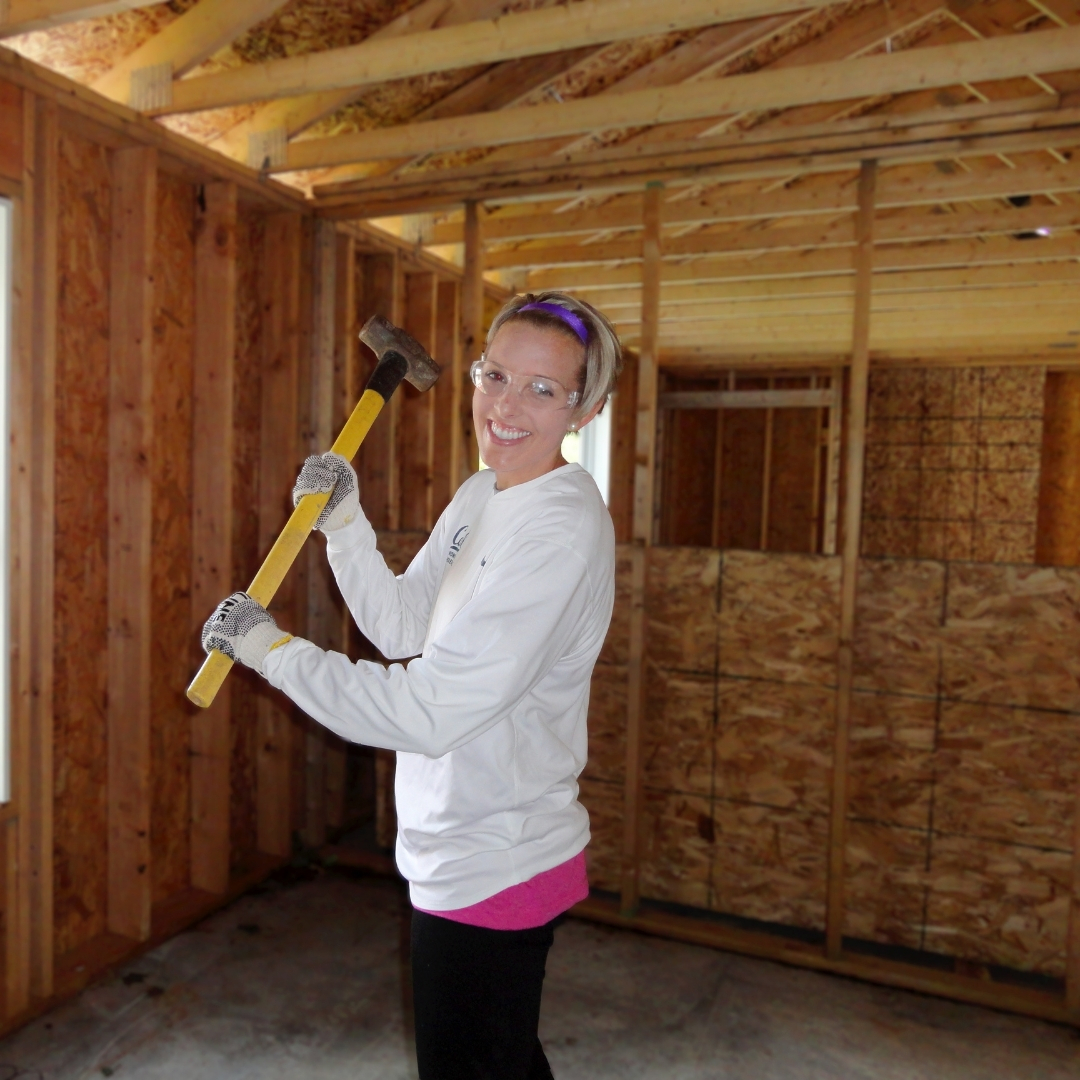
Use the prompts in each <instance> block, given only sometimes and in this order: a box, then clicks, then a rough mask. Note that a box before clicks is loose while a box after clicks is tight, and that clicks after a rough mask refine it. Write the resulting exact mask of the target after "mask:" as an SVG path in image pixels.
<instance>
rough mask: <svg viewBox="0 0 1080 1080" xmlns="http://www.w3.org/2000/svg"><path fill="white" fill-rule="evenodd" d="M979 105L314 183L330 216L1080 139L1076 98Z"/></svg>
mask: <svg viewBox="0 0 1080 1080" xmlns="http://www.w3.org/2000/svg"><path fill="white" fill-rule="evenodd" d="M1053 100H1054V99H1051V102H1052V101H1053ZM977 108H980V109H982V111H983V112H984V113H986V112H987V111H992V112H993V113H994V115H992V116H984V117H983V118H981V119H971V118H970V115H967V114H968V113H969V110H968V108H967V107H963V108H962V109H961V110H958V111H961V112H963V113H964V114H965V115H964V117H963V118H960V119H956V120H952V119H949V118H948V117H947V116H939V118H938V119H936V120H933V121H927V122H925V123H924V122H921V121H920V120H919V119H917V118H912V120H909V125H910V126H907V127H896V126H895V125H892V126H887V125H883V124H882V123H881V122H880V120H878V121H877V123H872V122H866V121H864V122H862V123H861V124H859V125H858V128H859V129H858V130H853V131H850V132H846V131H843V130H842V129H843V126H844V125H843V124H842V123H841V124H834V125H814V127H813V128H812V129H811V130H809V131H807V130H805V129H799V128H795V129H793V130H790V129H783V128H781V129H772V130H770V131H769V135H768V139H765V138H758V139H749V138H744V137H741V136H740V137H735V138H731V137H721V138H716V139H700V140H692V141H690V142H683V143H675V144H661V145H659V146H657V147H656V148H655V149H654V150H653V151H651V152H649V153H645V152H643V151H639V150H627V149H625V148H622V147H617V148H615V149H613V150H607V151H595V152H593V153H589V154H574V155H569V156H568V157H566V158H559V157H555V158H542V159H532V160H528V161H519V162H512V163H506V164H505V165H500V164H495V165H489V164H486V163H485V162H481V163H479V164H477V165H471V166H465V167H460V168H454V169H439V170H434V171H431V172H427V173H424V172H416V173H408V174H404V175H402V176H391V177H376V178H374V179H372V180H366V181H351V182H348V183H343V184H340V185H336V184H335V185H328V186H326V187H320V186H316V188H315V191H314V194H315V196H316V199H317V201H318V204H319V206H320V208H321V209H322V211H323V212H324V213H325V214H327V215H328V216H336V217H357V216H360V217H379V216H385V215H386V214H393V213H410V212H416V211H419V210H433V209H439V208H444V207H453V206H455V205H457V204H459V203H460V202H461V201H462V200H463V199H466V198H475V199H481V200H488V201H498V202H513V201H523V200H535V199H536V198H539V197H545V196H557V195H564V194H565V193H567V192H574V193H583V192H586V191H589V192H597V193H617V192H625V191H639V190H641V188H643V187H644V185H645V184H646V183H647V182H649V181H652V180H666V181H669V182H670V183H671V185H672V187H673V188H677V187H678V186H680V185H682V186H684V187H687V186H689V185H690V184H692V183H697V184H700V183H716V184H719V183H725V182H736V181H750V180H781V181H784V182H787V181H790V180H791V179H793V178H795V177H797V176H799V175H802V174H805V173H810V172H850V171H851V170H852V169H853V168H854V167H857V165H858V162H859V161H860V160H862V159H863V157H865V156H866V155H871V156H873V157H875V158H877V159H878V160H879V161H881V162H883V163H884V164H885V165H890V166H891V165H897V164H912V163H918V162H938V161H942V160H946V161H947V160H948V159H951V158H964V157H973V156H975V157H977V156H987V155H993V154H1001V153H1013V154H1015V153H1023V152H1026V151H1038V150H1045V149H1046V148H1048V147H1057V148H1059V149H1062V150H1064V149H1067V148H1070V147H1073V146H1076V145H1077V144H1080V109H1078V108H1075V107H1071V106H1068V105H1067V106H1065V107H1057V108H1055V107H1047V108H1040V109H1038V110H1034V111H1030V112H1014V111H1013V110H1012V109H1011V108H1010V107H1009V103H994V104H988V105H984V106H978V107H977ZM941 111H945V110H940V111H939V112H941ZM852 126H855V125H854V124H853V125H852ZM829 129H831V132H830V130H829ZM294 145H300V144H299V143H298V144H294ZM1058 160H1059V161H1060V160H1061V157H1060V156H1059V157H1058Z"/></svg>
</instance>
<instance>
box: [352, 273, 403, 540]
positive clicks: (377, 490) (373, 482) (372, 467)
mask: <svg viewBox="0 0 1080 1080" xmlns="http://www.w3.org/2000/svg"><path fill="white" fill-rule="evenodd" d="M361 262H362V264H363V273H362V277H363V284H362V288H361V290H360V291H361V294H362V299H361V314H360V321H361V322H363V321H365V320H366V319H367V318H369V317H370V316H371V315H382V316H383V317H384V318H387V319H389V320H390V321H391V322H393V323H395V325H400V323H399V322H398V318H399V316H400V312H401V308H402V298H401V287H402V284H403V274H402V271H401V257H400V255H399V254H398V253H397V252H394V253H392V254H385V255H384V254H377V255H365V256H363V257H362V259H361ZM363 355H364V364H365V367H366V368H368V369H374V366H375V357H374V355H373V354H372V353H371V351H370V350H369V349H368V348H367V347H366V346H365V348H364V350H363ZM357 389H358V391H360V392H362V390H361V388H359V387H358V388H357ZM395 400H397V395H395V396H394V397H393V398H391V399H390V404H389V405H388V406H387V407H386V408H385V409H383V411H382V412H381V413H380V414H379V416H378V417H377V419H376V420H375V423H374V425H373V426H372V429H371V432H370V434H369V435H368V437H367V438H366V439H365V440H364V445H363V448H362V449H361V451H360V457H359V467H358V471H359V473H360V490H361V492H363V499H364V512H365V513H366V514H367V516H368V519H369V520H370V521H371V524H372V526H373V527H374V528H375V529H390V528H393V520H394V515H395V514H396V512H397V511H396V505H397V494H396V492H397V478H396V476H395V471H396V464H395V462H396V460H397V434H396V432H397V415H398V413H397V410H396V408H395V406H394V402H395Z"/></svg>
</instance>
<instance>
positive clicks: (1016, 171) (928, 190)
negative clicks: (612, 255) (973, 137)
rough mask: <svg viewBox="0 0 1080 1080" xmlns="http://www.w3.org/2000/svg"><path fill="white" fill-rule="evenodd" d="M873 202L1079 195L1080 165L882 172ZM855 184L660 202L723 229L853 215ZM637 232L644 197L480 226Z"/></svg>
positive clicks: (667, 219)
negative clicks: (929, 173) (727, 224)
mask: <svg viewBox="0 0 1080 1080" xmlns="http://www.w3.org/2000/svg"><path fill="white" fill-rule="evenodd" d="M879 191H880V195H879V198H878V200H877V206H878V209H879V210H892V209H899V208H901V207H916V206H937V205H941V204H943V203H952V202H961V201H963V202H968V201H974V200H981V199H1005V198H1009V197H1010V196H1024V195H1029V196H1030V195H1044V194H1058V193H1061V192H1066V191H1080V161H1078V162H1077V163H1075V164H1073V163H1072V162H1068V161H1067V162H1058V161H1046V162H1044V163H1042V164H1035V165H1025V166H1021V167H1018V168H1013V169H1007V168H1004V167H1001V168H997V169H979V170H978V171H974V172H957V173H956V174H954V175H952V176H942V175H941V174H940V173H939V174H936V175H933V176H924V177H920V178H918V179H915V178H912V177H911V176H909V175H898V176H897V178H896V179H893V178H891V177H890V176H889V173H888V171H883V173H882V176H881V181H880V187H879ZM854 211H855V205H854V195H853V191H852V180H851V178H849V177H847V178H845V179H844V181H843V182H842V183H838V184H835V185H832V186H829V187H821V186H819V187H809V188H807V187H806V186H803V187H794V188H791V189H780V190H770V191H764V192H761V193H754V194H749V195H748V194H742V193H740V194H736V195H730V194H728V193H726V192H725V191H724V190H723V189H713V190H712V191H709V192H707V193H704V194H702V195H699V196H696V197H692V198H682V199H673V200H670V201H668V202H665V203H664V206H663V219H664V225H665V226H668V227H672V226H693V225H708V224H718V223H722V222H740V221H746V222H749V221H756V220H764V219H768V218H785V217H802V216H805V215H816V214H846V213H854ZM640 228H641V197H640V195H636V194H635V195H625V196H622V197H621V198H620V199H619V200H618V201H617V202H613V203H609V204H607V205H603V206H590V207H588V208H587V209H583V210H571V211H567V212H566V213H550V212H548V213H534V214H507V215H504V216H498V215H490V216H488V217H487V218H485V220H484V240H485V242H488V243H497V242H499V241H520V240H531V239H540V238H544V237H555V236H573V235H596V234H598V233H601V232H605V231H608V230H620V231H621V230H630V231H638V230H640ZM460 242H461V223H460V222H457V221H451V222H440V223H438V224H436V225H435V227H434V229H433V231H432V235H431V243H433V244H454V243H460Z"/></svg>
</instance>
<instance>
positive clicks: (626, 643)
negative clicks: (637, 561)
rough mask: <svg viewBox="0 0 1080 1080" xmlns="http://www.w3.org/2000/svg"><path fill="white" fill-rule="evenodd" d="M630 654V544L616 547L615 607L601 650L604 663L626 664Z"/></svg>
mask: <svg viewBox="0 0 1080 1080" xmlns="http://www.w3.org/2000/svg"><path fill="white" fill-rule="evenodd" d="M629 654H630V545H629V544H617V545H616V547H615V607H614V609H613V610H612V612H611V625H610V626H609V627H608V632H607V637H606V638H605V639H604V647H603V648H602V649H601V650H600V657H599V662H600V663H602V664H625V663H626V662H627V661H628V659H629Z"/></svg>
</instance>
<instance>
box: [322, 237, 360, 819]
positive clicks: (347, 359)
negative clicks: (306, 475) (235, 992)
mask: <svg viewBox="0 0 1080 1080" xmlns="http://www.w3.org/2000/svg"><path fill="white" fill-rule="evenodd" d="M336 250H337V256H336V257H337V267H336V269H335V271H334V284H335V287H336V291H337V299H336V300H335V302H334V327H335V342H334V389H335V392H336V394H337V401H336V403H335V408H334V425H333V426H334V430H335V433H336V432H337V431H340V430H341V427H342V426H343V425H344V423H345V420H346V418H347V417H348V416H349V414H350V413H351V412H352V410H353V406H354V405H355V404H356V402H357V401H358V400H359V398H360V373H359V371H358V359H359V358H358V355H357V354H358V351H359V350H358V344H359V342H358V340H357V336H356V332H357V321H356V320H357V309H356V286H357V280H356V278H357V265H356V240H355V239H354V238H353V237H352V236H347V235H338V236H337V238H336ZM339 608H340V611H339V614H338V624H337V627H336V632H335V633H334V634H333V635H332V636H331V643H332V647H333V648H334V649H336V650H337V651H339V652H343V653H345V654H346V655H351V654H350V638H351V637H352V633H353V628H354V624H353V621H352V616H351V615H350V614H349V609H348V607H347V606H346V605H345V604H343V603H342V604H340V605H339ZM325 754H326V758H325V790H326V826H327V828H328V829H338V828H340V827H341V826H343V825H344V824H345V788H346V783H347V771H348V743H346V742H345V741H344V740H343V739H339V738H338V737H337V736H336V735H331V734H330V733H329V732H327V733H326V751H325Z"/></svg>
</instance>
